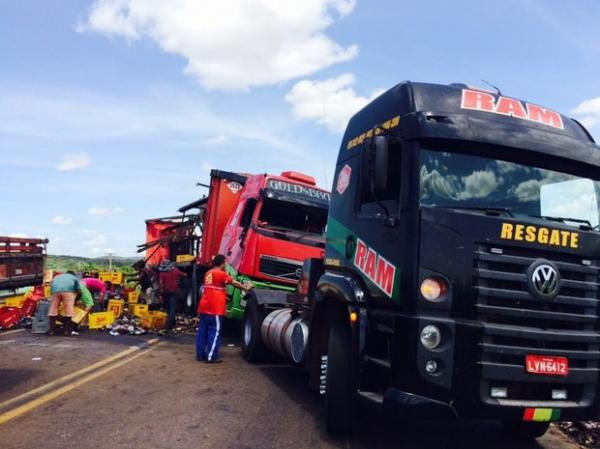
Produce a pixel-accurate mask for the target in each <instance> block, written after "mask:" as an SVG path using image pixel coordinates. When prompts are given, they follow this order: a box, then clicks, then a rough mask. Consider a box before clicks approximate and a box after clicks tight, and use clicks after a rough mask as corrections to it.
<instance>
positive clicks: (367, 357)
mask: <svg viewBox="0 0 600 449" xmlns="http://www.w3.org/2000/svg"><path fill="white" fill-rule="evenodd" d="M363 360H364V361H365V362H367V363H372V364H373V365H377V366H380V367H381V368H386V369H390V368H391V367H392V362H390V361H389V360H387V359H379V358H377V357H371V356H370V355H365V356H363Z"/></svg>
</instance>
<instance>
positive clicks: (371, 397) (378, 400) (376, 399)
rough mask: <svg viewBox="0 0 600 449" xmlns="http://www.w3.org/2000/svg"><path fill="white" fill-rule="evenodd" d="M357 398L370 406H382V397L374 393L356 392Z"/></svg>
mask: <svg viewBox="0 0 600 449" xmlns="http://www.w3.org/2000/svg"><path fill="white" fill-rule="evenodd" d="M358 397H359V398H360V399H363V400H364V401H366V402H369V403H371V404H376V405H383V395H382V394H381V393H377V392H375V391H363V390H358Z"/></svg>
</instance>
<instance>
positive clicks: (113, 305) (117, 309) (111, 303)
mask: <svg viewBox="0 0 600 449" xmlns="http://www.w3.org/2000/svg"><path fill="white" fill-rule="evenodd" d="M124 306H125V301H123V300H121V299H109V300H108V307H107V308H106V310H111V311H112V312H113V313H114V314H115V318H121V315H123V307H124Z"/></svg>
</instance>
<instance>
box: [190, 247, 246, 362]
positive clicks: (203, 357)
mask: <svg viewBox="0 0 600 449" xmlns="http://www.w3.org/2000/svg"><path fill="white" fill-rule="evenodd" d="M212 265H213V268H212V269H210V270H209V271H208V272H207V273H206V274H205V275H204V292H203V294H202V298H201V299H200V303H199V304H198V315H199V318H200V323H199V325H198V334H197V335H196V360H198V361H206V362H207V363H219V362H220V361H221V360H220V359H219V348H220V346H221V329H222V327H223V316H224V315H225V308H226V305H227V293H226V291H225V287H226V286H227V285H230V284H231V285H233V286H234V287H235V288H239V289H241V290H244V291H246V292H247V291H250V290H252V288H254V286H253V285H252V284H251V283H246V284H242V283H241V282H238V281H236V280H234V279H233V278H232V277H231V276H229V275H228V274H227V273H226V272H225V267H226V266H227V262H226V260H225V256H223V255H222V254H218V255H216V256H215V257H214V259H213V261H212Z"/></svg>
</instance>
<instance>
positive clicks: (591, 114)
mask: <svg viewBox="0 0 600 449" xmlns="http://www.w3.org/2000/svg"><path fill="white" fill-rule="evenodd" d="M570 112H571V114H573V115H575V116H576V117H578V119H579V121H580V122H581V123H582V124H583V126H585V127H586V128H593V127H595V126H599V125H600V97H596V98H590V99H589V100H585V101H582V102H581V103H580V104H579V105H578V106H577V107H575V108H573V109H571V111H570Z"/></svg>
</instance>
